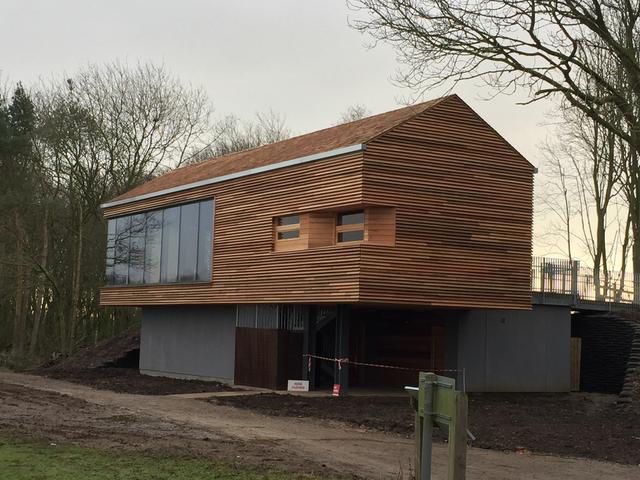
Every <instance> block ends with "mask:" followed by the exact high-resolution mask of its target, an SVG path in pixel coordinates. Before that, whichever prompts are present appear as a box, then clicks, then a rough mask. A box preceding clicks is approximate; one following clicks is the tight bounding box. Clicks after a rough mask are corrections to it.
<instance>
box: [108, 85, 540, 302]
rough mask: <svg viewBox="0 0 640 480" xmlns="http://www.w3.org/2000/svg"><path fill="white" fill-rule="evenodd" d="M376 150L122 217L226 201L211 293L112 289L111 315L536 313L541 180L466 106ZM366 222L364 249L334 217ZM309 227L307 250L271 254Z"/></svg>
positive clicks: (124, 210)
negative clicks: (377, 307) (353, 309)
mask: <svg viewBox="0 0 640 480" xmlns="http://www.w3.org/2000/svg"><path fill="white" fill-rule="evenodd" d="M421 111H422V113H417V114H416V115H415V116H413V117H412V118H410V119H409V120H407V121H405V122H404V123H401V124H400V125H397V126H395V127H394V128H392V129H391V130H387V131H386V132H385V133H383V134H381V135H379V136H377V137H375V138H373V139H372V140H370V141H368V142H366V150H364V151H359V152H352V153H347V154H343V155H340V156H336V157H331V158H325V159H321V160H317V161H313V162H309V163H302V164H298V165H294V166H289V167H286V168H282V169H278V170H272V171H267V172H262V173H259V174H255V175H249V176H244V177H240V178H235V179H232V180H228V181H224V182H219V183H212V184H209V185H206V186H202V187H198V188H194V189H191V190H184V191H179V192H174V193H171V194H167V195H162V196H157V197H152V198H147V199H144V200H140V201H135V202H131V203H125V204H121V205H114V206H112V207H108V208H106V209H105V216H106V217H115V216H119V215H124V214H129V213H133V212H139V211H145V210H150V209H154V208H160V207H165V206H167V205H176V204H180V203H185V202H189V201H195V200H201V199H204V198H210V197H215V215H214V217H215V224H214V227H213V228H214V232H213V260H212V264H213V268H212V272H213V273H212V282H211V283H193V284H171V285H141V286H118V287H106V288H103V289H102V290H101V299H100V301H101V304H102V305H161V304H207V303H211V304H214V303H308V304H312V303H315V304H320V303H325V304H326V303H356V302H359V303H363V304H397V305H401V304H405V305H423V306H434V307H460V308H506V309H528V308H531V292H530V261H531V223H532V195H533V172H534V169H533V167H532V166H531V164H529V163H528V162H527V161H526V160H525V159H524V158H523V157H522V156H521V155H520V154H518V153H517V151H516V150H515V149H513V148H512V147H511V146H510V145H509V144H508V143H507V142H506V141H505V140H504V139H502V137H500V136H499V135H498V134H497V133H496V132H495V131H494V130H493V129H491V127H489V126H488V125H487V124H486V123H485V122H484V121H483V120H482V119H481V118H480V117H479V116H478V115H477V114H475V113H474V112H473V111H472V110H471V109H470V108H469V107H468V106H467V105H466V104H465V103H464V102H462V100H460V99H459V98H458V97H455V96H453V97H447V98H444V99H442V100H441V101H439V102H437V103H434V104H433V105H432V106H431V107H430V108H428V109H426V110H421ZM349 209H351V210H361V209H364V210H365V211H366V212H368V215H369V217H368V218H367V217H365V224H366V227H371V230H370V231H369V230H368V229H367V232H368V233H367V238H366V239H365V240H366V241H365V242H364V243H359V242H350V243H342V244H334V242H335V235H334V234H335V212H337V211H348V210H349ZM291 214H300V218H301V226H302V223H303V221H304V224H305V226H306V227H307V232H306V233H304V236H303V235H302V233H301V243H302V246H303V247H304V248H301V249H299V250H298V249H295V250H291V251H274V218H275V217H278V216H284V215H291Z"/></svg>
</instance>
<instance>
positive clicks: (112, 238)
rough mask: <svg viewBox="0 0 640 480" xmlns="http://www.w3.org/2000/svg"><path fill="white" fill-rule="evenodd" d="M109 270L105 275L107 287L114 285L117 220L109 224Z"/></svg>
mask: <svg viewBox="0 0 640 480" xmlns="http://www.w3.org/2000/svg"><path fill="white" fill-rule="evenodd" d="M106 260H107V262H106V263H107V268H106V271H105V275H106V277H107V285H113V266H114V263H115V260H116V220H115V219H111V220H109V221H108V222H107V259H106Z"/></svg>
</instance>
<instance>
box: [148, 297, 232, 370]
mask: <svg viewBox="0 0 640 480" xmlns="http://www.w3.org/2000/svg"><path fill="white" fill-rule="evenodd" d="M235 330H236V306H235V305H221V306H197V307H186V306H179V307H149V308H147V307H145V308H143V309H142V328H141V333H140V371H141V372H142V373H145V374H148V375H160V376H166V377H176V378H198V379H205V380H218V381H222V382H226V383H233V377H234V362H235Z"/></svg>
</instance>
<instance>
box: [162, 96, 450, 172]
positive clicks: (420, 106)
mask: <svg viewBox="0 0 640 480" xmlns="http://www.w3.org/2000/svg"><path fill="white" fill-rule="evenodd" d="M453 96H456V95H447V96H444V97H439V98H434V99H432V100H426V101H424V102H420V103H414V104H412V105H405V106H404V107H400V108H395V109H393V110H387V111H386V112H381V113H376V114H375V115H369V116H367V117H363V118H358V119H357V120H352V121H350V122H345V123H340V124H338V125H332V126H330V127H325V128H320V129H318V130H313V131H311V132H306V133H301V134H300V135H295V136H293V137H289V138H285V139H282V140H278V141H277V142H272V143H265V144H264V145H258V146H257V147H251V148H246V149H244V150H238V151H236V152H229V153H225V154H224V155H220V156H218V157H211V158H206V159H204V160H202V161H200V162H197V163H193V164H190V165H185V166H184V167H190V166H191V165H201V164H203V163H207V162H214V161H216V160H219V159H223V158H225V157H229V156H231V155H236V154H238V153H248V152H251V151H254V150H259V149H261V148H264V147H269V146H273V145H277V144H278V143H283V142H288V141H290V140H296V139H299V138H302V137H305V136H307V135H314V134H317V133H320V132H326V131H328V130H332V129H338V128H341V127H346V126H347V125H350V126H353V125H354V124H357V123H364V122H366V121H371V120H372V119H375V118H378V117H382V116H384V115H388V114H390V113H397V112H399V111H401V110H410V109H412V108H415V109H416V113H415V115H418V114H420V113H423V112H424V111H426V110H427V109H429V108H431V107H433V106H435V105H437V104H438V103H440V102H441V101H442V100H444V99H446V98H450V97H453ZM409 119H410V118H407V119H403V120H401V121H399V122H398V123H397V124H395V125H393V126H391V127H389V128H387V129H386V130H385V131H384V132H382V133H381V134H378V135H374V136H373V137H371V138H368V139H366V140H363V143H366V142H370V141H371V140H373V139H374V138H377V137H378V136H379V135H382V134H383V133H386V132H388V131H389V130H391V129H393V128H396V127H397V126H398V125H400V124H402V123H404V122H406V121H407V120H409ZM184 167H178V168H176V169H174V170H172V171H175V170H178V169H180V168H184Z"/></svg>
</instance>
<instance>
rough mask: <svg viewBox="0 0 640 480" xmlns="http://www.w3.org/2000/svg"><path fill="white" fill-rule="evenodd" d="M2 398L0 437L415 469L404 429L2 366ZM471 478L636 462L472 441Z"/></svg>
mask: <svg viewBox="0 0 640 480" xmlns="http://www.w3.org/2000/svg"><path fill="white" fill-rule="evenodd" d="M228 394H229V393H228V392H222V393H220V394H219V395H228ZM320 400H323V399H320ZM0 405H1V406H2V407H1V408H0V433H4V434H19V435H33V436H39V437H42V436H44V437H45V438H48V439H51V441H57V442H68V443H76V444H80V445H87V446H97V447H104V448H110V449H117V450H126V449H133V450H143V451H146V450H151V451H165V452H166V451H170V452H172V453H184V454H188V455H195V456H206V457H209V458H213V459H221V460H225V461H235V462H239V463H242V464H251V465H257V466H258V467H261V468H262V467H274V466H276V467H281V468H284V469H287V470H290V471H294V472H301V473H306V472H315V473H320V474H321V475H324V476H328V475H329V474H341V475H344V476H346V477H348V478H372V479H384V478H393V479H396V480H399V479H403V478H409V477H410V474H411V471H412V468H411V458H412V456H413V453H414V452H413V441H412V440H411V439H410V438H407V437H406V435H399V434H396V433H384V432H380V431H376V430H371V429H370V428H361V427H354V426H352V425H349V424H346V423H343V422H338V421H335V420H331V419H329V420H327V419H317V418H292V417H277V416H274V415H264V414H262V413H259V412H255V411H251V410H247V409H239V408H234V407H230V406H224V405H219V404H213V403H207V402H203V401H202V400H201V399H194V398H190V397H185V396H150V395H132V394H124V393H115V392H111V391H103V390H95V389H93V388H89V387H86V386H83V385H78V384H72V383H69V382H64V381H60V380H55V379H51V378H44V377H39V376H34V375H26V374H18V373H12V372H6V371H0ZM405 405H406V404H405ZM388 408H394V407H393V406H392V405H389V407H388ZM406 408H408V407H406ZM394 409H395V408H394ZM433 460H434V461H433V463H434V478H444V476H445V469H446V460H447V459H446V446H445V445H442V444H436V445H434V459H433ZM468 478H469V479H478V480H489V479H491V480H511V479H514V478H518V479H523V480H533V479H540V478H545V479H549V480H560V479H562V480H565V479H569V480H573V479H575V480H578V479H580V480H585V479H586V480H590V479H593V480H595V479H599V480H600V479H604V480H609V479H611V480H613V479H637V478H640V467H637V466H629V465H621V464H616V463H608V462H599V461H593V460H587V459H575V458H563V457H556V456H540V455H535V454H531V453H520V454H514V453H503V452H498V451H493V450H486V449H479V448H471V449H470V450H469V453H468Z"/></svg>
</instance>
